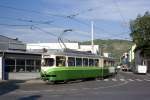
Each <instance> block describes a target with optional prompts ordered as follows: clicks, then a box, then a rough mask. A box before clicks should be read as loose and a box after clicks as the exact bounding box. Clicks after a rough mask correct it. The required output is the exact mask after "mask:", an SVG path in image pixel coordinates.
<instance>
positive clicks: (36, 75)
mask: <svg viewBox="0 0 150 100" xmlns="http://www.w3.org/2000/svg"><path fill="white" fill-rule="evenodd" d="M8 76H9V80H29V79H36V78H40V73H9V75H8Z"/></svg>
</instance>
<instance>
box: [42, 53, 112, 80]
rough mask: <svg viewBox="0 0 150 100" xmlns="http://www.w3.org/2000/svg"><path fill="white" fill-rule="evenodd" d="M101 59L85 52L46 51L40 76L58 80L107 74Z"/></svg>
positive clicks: (107, 68) (107, 71) (107, 69)
mask: <svg viewBox="0 0 150 100" xmlns="http://www.w3.org/2000/svg"><path fill="white" fill-rule="evenodd" d="M101 59H102V57H100V56H99V55H95V54H91V53H87V52H78V51H67V52H65V51H63V52H59V51H57V52H47V53H44V54H43V59H42V67H41V78H42V80H45V81H50V82H58V81H69V80H77V79H88V78H97V77H105V76H108V75H109V67H103V66H101V63H102V62H101V61H103V60H101Z"/></svg>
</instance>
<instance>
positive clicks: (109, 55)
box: [103, 52, 112, 57]
mask: <svg viewBox="0 0 150 100" xmlns="http://www.w3.org/2000/svg"><path fill="white" fill-rule="evenodd" d="M103 55H104V57H112V53H106V52H104V53H103Z"/></svg>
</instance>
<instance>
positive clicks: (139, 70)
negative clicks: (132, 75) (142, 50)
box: [135, 65, 147, 74]
mask: <svg viewBox="0 0 150 100" xmlns="http://www.w3.org/2000/svg"><path fill="white" fill-rule="evenodd" d="M135 72H136V73H139V74H146V73H147V66H146V65H137V66H136V69H135Z"/></svg>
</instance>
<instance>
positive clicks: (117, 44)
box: [81, 39, 133, 61]
mask: <svg viewBox="0 0 150 100" xmlns="http://www.w3.org/2000/svg"><path fill="white" fill-rule="evenodd" d="M81 44H88V45H89V44H91V42H90V41H85V42H81ZM94 44H95V45H99V46H100V48H102V47H103V49H102V50H103V52H109V53H112V55H113V57H115V58H116V59H117V61H119V58H120V56H121V55H122V54H123V53H124V52H126V51H128V49H129V48H130V47H131V45H132V44H133V43H132V42H131V41H127V40H117V39H114V40H110V39H109V40H101V39H96V40H94Z"/></svg>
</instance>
